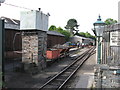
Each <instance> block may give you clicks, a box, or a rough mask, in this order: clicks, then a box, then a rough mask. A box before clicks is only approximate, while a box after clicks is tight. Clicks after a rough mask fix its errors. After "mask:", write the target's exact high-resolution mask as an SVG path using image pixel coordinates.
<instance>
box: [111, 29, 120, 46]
mask: <svg viewBox="0 0 120 90" xmlns="http://www.w3.org/2000/svg"><path fill="white" fill-rule="evenodd" d="M110 46H120V32H118V31H115V32H111V33H110Z"/></svg>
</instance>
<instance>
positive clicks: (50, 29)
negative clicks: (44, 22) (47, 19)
mask: <svg viewBox="0 0 120 90" xmlns="http://www.w3.org/2000/svg"><path fill="white" fill-rule="evenodd" d="M56 29H57V28H56V26H55V25H51V26H50V28H49V31H56Z"/></svg>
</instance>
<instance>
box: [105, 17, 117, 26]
mask: <svg viewBox="0 0 120 90" xmlns="http://www.w3.org/2000/svg"><path fill="white" fill-rule="evenodd" d="M105 23H106V25H111V24H115V23H117V20H114V19H112V18H108V19H106V20H105Z"/></svg>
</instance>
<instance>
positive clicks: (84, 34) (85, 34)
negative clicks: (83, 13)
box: [77, 32, 96, 40]
mask: <svg viewBox="0 0 120 90" xmlns="http://www.w3.org/2000/svg"><path fill="white" fill-rule="evenodd" d="M77 35H78V36H82V37H86V38H91V39H94V40H95V39H96V37H95V36H93V35H91V34H90V33H88V32H86V33H84V32H80V33H78V34H77Z"/></svg>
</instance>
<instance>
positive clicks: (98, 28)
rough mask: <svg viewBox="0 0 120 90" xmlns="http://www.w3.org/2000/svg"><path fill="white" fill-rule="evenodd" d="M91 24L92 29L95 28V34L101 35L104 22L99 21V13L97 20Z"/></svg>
mask: <svg viewBox="0 0 120 90" xmlns="http://www.w3.org/2000/svg"><path fill="white" fill-rule="evenodd" d="M93 25H94V30H95V33H96V36H97V37H102V35H103V30H104V25H105V23H104V22H103V21H101V16H100V15H99V18H98V19H97V21H96V22H95V23H93Z"/></svg>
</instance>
